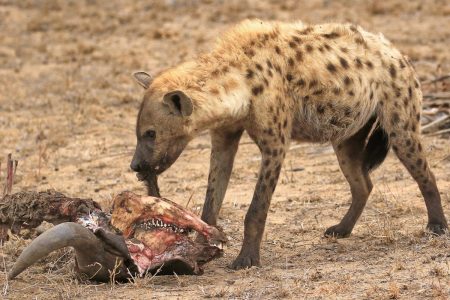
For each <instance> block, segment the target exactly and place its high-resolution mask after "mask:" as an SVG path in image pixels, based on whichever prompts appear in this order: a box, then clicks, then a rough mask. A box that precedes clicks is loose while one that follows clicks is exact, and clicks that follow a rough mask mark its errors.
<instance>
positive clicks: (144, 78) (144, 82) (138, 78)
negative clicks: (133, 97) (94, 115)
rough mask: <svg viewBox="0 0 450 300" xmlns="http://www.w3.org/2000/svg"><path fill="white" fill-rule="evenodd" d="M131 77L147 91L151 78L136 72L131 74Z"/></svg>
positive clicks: (143, 73)
mask: <svg viewBox="0 0 450 300" xmlns="http://www.w3.org/2000/svg"><path fill="white" fill-rule="evenodd" d="M133 76H134V79H136V81H137V82H138V83H139V84H140V85H141V86H143V87H144V89H148V87H149V86H150V83H152V80H153V78H152V76H150V75H149V74H147V73H145V72H136V73H134V74H133Z"/></svg>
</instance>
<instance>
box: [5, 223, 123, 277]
mask: <svg viewBox="0 0 450 300" xmlns="http://www.w3.org/2000/svg"><path fill="white" fill-rule="evenodd" d="M69 246H71V247H73V248H75V254H76V257H77V264H78V268H79V269H80V271H82V272H83V273H85V274H87V275H88V276H90V277H94V278H95V279H96V280H102V279H103V278H104V277H106V280H107V279H108V278H109V272H108V267H110V266H111V265H112V266H114V264H115V262H113V261H111V262H109V261H108V260H111V259H108V258H111V256H107V255H105V251H104V247H103V244H102V242H101V241H100V240H99V239H98V238H97V237H96V236H95V235H94V234H93V233H92V232H91V231H89V230H88V229H87V228H85V227H83V226H82V225H80V224H77V223H71V222H68V223H61V224H59V225H57V226H55V227H53V228H51V229H49V230H47V231H46V232H44V233H43V234H41V235H40V236H38V237H37V238H36V239H35V240H33V242H31V244H30V245H29V246H28V247H27V248H25V250H23V252H22V253H21V254H20V256H19V258H18V259H17V261H16V263H15V264H14V266H13V268H12V269H11V271H10V272H9V274H8V278H9V279H13V278H15V277H16V276H17V275H19V274H20V273H22V272H23V271H24V270H25V269H26V268H28V267H29V266H31V265H32V264H34V263H35V262H36V261H38V260H39V259H41V258H43V257H45V256H47V255H49V254H50V253H51V252H53V251H55V250H58V249H61V248H64V247H69Z"/></svg>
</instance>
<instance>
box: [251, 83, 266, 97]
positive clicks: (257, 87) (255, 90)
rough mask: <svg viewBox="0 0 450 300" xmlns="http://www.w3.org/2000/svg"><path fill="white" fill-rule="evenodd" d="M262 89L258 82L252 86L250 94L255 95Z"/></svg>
mask: <svg viewBox="0 0 450 300" xmlns="http://www.w3.org/2000/svg"><path fill="white" fill-rule="evenodd" d="M263 91H264V87H263V86H262V85H261V84H260V85H257V86H254V87H253V88H252V94H253V95H255V96H257V95H259V94H261V93H262V92H263Z"/></svg>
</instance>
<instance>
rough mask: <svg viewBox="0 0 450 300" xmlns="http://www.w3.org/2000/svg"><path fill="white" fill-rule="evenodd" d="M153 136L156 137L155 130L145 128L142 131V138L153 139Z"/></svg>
mask: <svg viewBox="0 0 450 300" xmlns="http://www.w3.org/2000/svg"><path fill="white" fill-rule="evenodd" d="M155 137H156V132H155V131H154V130H147V131H146V132H145V133H144V138H148V139H152V140H153V139H155Z"/></svg>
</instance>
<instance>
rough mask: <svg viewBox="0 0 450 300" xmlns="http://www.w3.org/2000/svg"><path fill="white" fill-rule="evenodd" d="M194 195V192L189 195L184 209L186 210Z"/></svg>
mask: <svg viewBox="0 0 450 300" xmlns="http://www.w3.org/2000/svg"><path fill="white" fill-rule="evenodd" d="M194 194H195V191H193V192H192V193H191V196H190V197H189V199H188V201H187V203H186V208H188V205H189V203H190V202H191V200H192V197H194Z"/></svg>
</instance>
